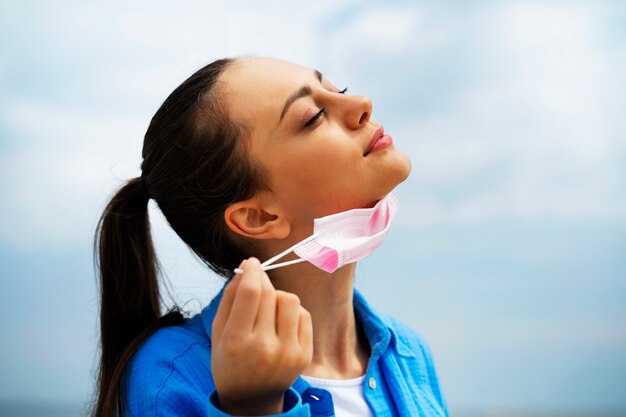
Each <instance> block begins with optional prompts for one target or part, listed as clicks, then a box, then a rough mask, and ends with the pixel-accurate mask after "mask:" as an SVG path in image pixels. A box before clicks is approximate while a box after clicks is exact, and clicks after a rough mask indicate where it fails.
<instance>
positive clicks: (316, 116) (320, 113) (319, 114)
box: [304, 87, 348, 128]
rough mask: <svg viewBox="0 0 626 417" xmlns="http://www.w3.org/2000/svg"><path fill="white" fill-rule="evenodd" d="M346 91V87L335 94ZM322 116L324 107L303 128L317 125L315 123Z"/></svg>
mask: <svg viewBox="0 0 626 417" xmlns="http://www.w3.org/2000/svg"><path fill="white" fill-rule="evenodd" d="M346 91H348V87H346V88H344V89H343V90H341V91H337V94H345V93H346ZM323 114H324V107H322V108H321V109H320V110H319V111H318V112H317V114H315V115H314V116H313V117H311V118H310V119H309V120H308V121H307V122H306V123H305V124H304V127H305V128H306V127H311V126H314V125H316V124H317V121H318V120H319V119H320V117H322V115H323Z"/></svg>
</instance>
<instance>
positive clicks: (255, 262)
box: [248, 256, 261, 265]
mask: <svg viewBox="0 0 626 417" xmlns="http://www.w3.org/2000/svg"><path fill="white" fill-rule="evenodd" d="M248 260H249V261H250V262H252V263H253V264H257V265H260V264H261V261H259V260H258V259H257V258H255V257H254V256H252V257H250V258H248Z"/></svg>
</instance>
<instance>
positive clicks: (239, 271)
mask: <svg viewBox="0 0 626 417" xmlns="http://www.w3.org/2000/svg"><path fill="white" fill-rule="evenodd" d="M319 235H320V232H316V233H313V234H312V235H311V236H309V237H307V238H306V239H304V240H301V241H300V242H298V243H296V244H295V245H293V246H292V247H290V248H287V249H285V250H284V251H282V252H281V253H279V254H278V255H276V256H274V257H273V258H270V259H268V260H267V261H265V262H263V263H262V264H261V268H262V269H263V270H264V271H269V270H270V269H276V268H282V267H283V266H287V265H293V264H297V263H300V262H304V261H306V259H304V258H298V259H294V260H291V261H286V262H281V263H278V264H275V265H272V263H274V262H275V261H277V260H278V259H280V258H282V257H283V256H285V255H287V254H288V253H290V252H293V250H294V249H296V248H297V247H299V246H302V245H305V244H307V243H309V242H310V241H311V240H313V239H315V238H316V237H318V236H319ZM234 271H235V274H243V269H241V268H235V269H234Z"/></svg>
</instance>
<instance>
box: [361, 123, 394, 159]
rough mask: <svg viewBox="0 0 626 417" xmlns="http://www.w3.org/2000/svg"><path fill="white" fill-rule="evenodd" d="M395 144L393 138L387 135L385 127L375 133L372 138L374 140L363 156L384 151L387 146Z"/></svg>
mask: <svg viewBox="0 0 626 417" xmlns="http://www.w3.org/2000/svg"><path fill="white" fill-rule="evenodd" d="M392 143H393V138H392V137H391V136H389V135H386V134H385V129H383V127H382V126H381V127H379V128H378V129H376V131H375V132H374V136H372V140H371V141H370V143H369V146H368V147H367V151H365V153H364V154H363V156H367V155H369V154H370V153H372V152H376V151H378V150H380V149H384V148H386V147H387V146H389V145H391V144H392Z"/></svg>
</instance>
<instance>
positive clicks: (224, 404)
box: [211, 258, 313, 415]
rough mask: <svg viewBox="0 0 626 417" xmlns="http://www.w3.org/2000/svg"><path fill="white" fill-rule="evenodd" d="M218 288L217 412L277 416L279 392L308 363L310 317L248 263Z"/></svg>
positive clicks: (214, 355)
mask: <svg viewBox="0 0 626 417" xmlns="http://www.w3.org/2000/svg"><path fill="white" fill-rule="evenodd" d="M239 267H240V268H242V269H243V270H244V272H243V274H237V275H235V276H234V277H233V279H232V281H231V282H230V283H229V284H228V285H227V286H226V288H225V289H224V294H223V296H222V301H221V302H220V306H219V308H218V310H217V314H216V315H215V319H214V321H213V329H212V339H213V346H212V351H211V362H212V369H213V380H214V382H215V388H216V390H217V395H218V398H219V407H220V409H222V411H224V412H227V413H229V414H233V415H263V414H277V413H282V412H283V397H284V393H285V391H287V390H288V389H289V387H290V386H291V384H293V382H294V381H295V380H296V378H297V377H298V375H300V374H301V373H302V372H303V371H304V370H305V369H306V368H307V367H308V366H309V364H310V363H311V358H312V354H313V327H312V324H311V315H310V314H309V312H308V311H306V310H305V309H304V308H303V307H302V306H301V305H300V299H299V298H298V296H296V295H294V294H291V293H288V292H284V291H279V290H276V289H274V287H273V286H272V283H271V282H270V280H269V277H268V276H267V274H266V273H265V271H263V270H262V269H261V265H260V263H259V260H258V259H256V258H250V259H248V260H245V261H243V262H242V263H241V265H240V266H239Z"/></svg>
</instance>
